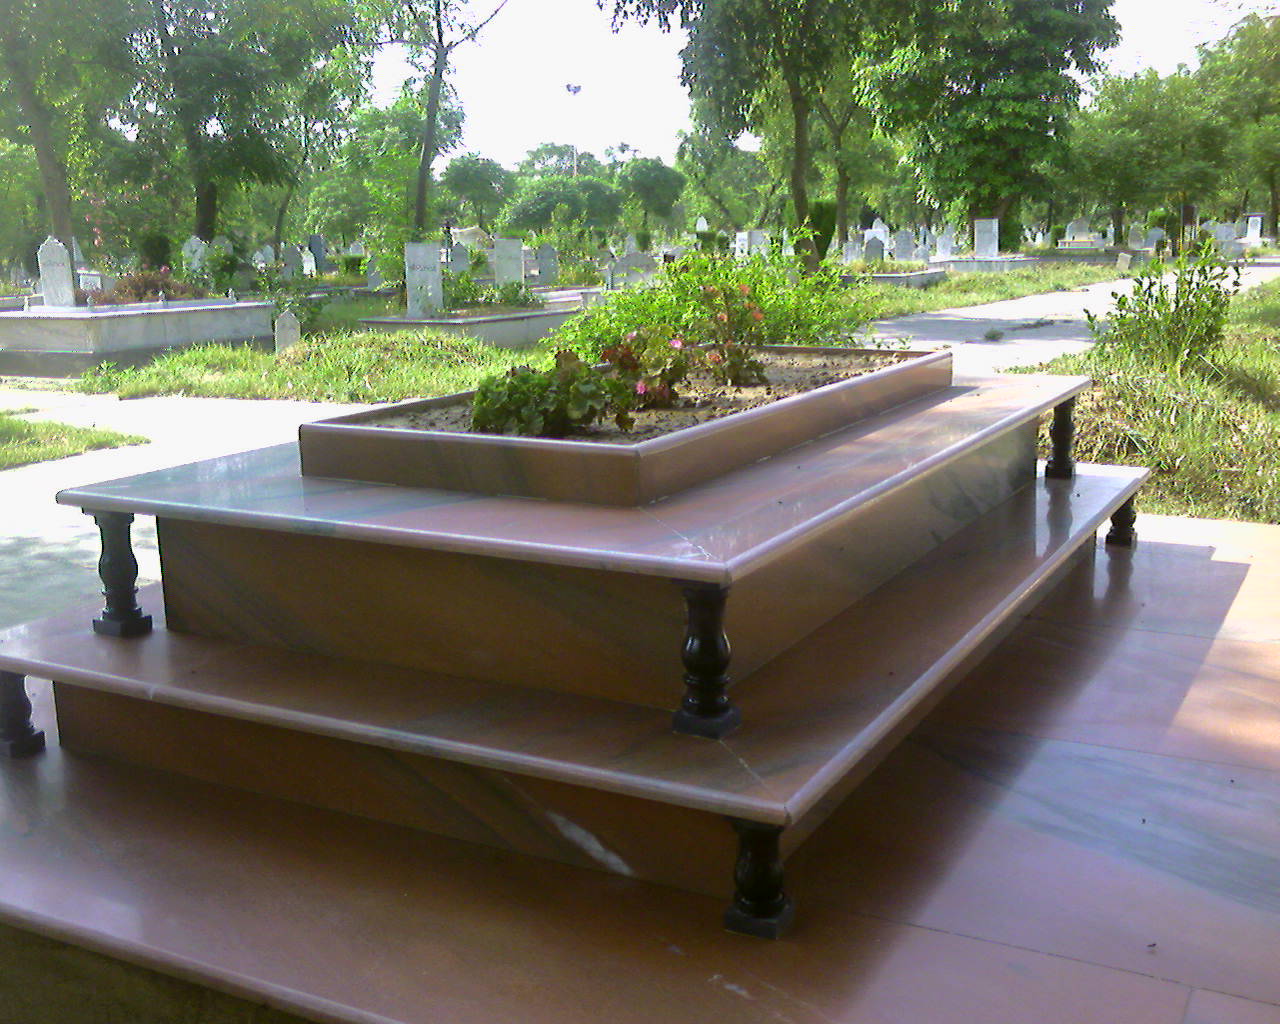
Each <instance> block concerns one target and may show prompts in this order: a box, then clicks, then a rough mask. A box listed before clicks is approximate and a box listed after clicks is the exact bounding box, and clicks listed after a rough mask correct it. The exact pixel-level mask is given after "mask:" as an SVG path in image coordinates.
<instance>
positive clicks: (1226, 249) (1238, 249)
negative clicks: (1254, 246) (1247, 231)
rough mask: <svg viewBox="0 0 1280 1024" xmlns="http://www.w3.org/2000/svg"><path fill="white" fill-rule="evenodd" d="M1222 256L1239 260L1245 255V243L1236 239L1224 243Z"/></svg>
mask: <svg viewBox="0 0 1280 1024" xmlns="http://www.w3.org/2000/svg"><path fill="white" fill-rule="evenodd" d="M1222 255H1223V256H1225V257H1226V258H1227V259H1229V260H1234V259H1239V258H1240V257H1241V256H1243V255H1244V243H1243V242H1241V241H1240V240H1239V239H1236V238H1233V239H1231V241H1229V242H1223V243H1222Z"/></svg>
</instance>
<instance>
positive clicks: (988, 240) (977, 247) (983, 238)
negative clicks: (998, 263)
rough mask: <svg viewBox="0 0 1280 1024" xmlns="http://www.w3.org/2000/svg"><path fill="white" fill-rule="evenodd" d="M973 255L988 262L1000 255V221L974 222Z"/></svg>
mask: <svg viewBox="0 0 1280 1024" xmlns="http://www.w3.org/2000/svg"><path fill="white" fill-rule="evenodd" d="M973 254H974V256H976V257H977V258H978V259H988V260H989V259H994V258H995V257H997V256H999V255H1000V221H999V220H996V219H995V218H987V219H983V220H975V221H974V222H973Z"/></svg>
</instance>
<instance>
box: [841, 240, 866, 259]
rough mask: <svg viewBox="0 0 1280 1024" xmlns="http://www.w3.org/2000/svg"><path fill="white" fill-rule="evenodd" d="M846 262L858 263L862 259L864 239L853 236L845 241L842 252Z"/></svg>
mask: <svg viewBox="0 0 1280 1024" xmlns="http://www.w3.org/2000/svg"><path fill="white" fill-rule="evenodd" d="M841 256H842V257H843V258H844V261H845V262H846V263H857V262H858V260H860V259H862V239H861V238H851V239H849V241H847V242H845V243H844V249H843V252H842V253H841Z"/></svg>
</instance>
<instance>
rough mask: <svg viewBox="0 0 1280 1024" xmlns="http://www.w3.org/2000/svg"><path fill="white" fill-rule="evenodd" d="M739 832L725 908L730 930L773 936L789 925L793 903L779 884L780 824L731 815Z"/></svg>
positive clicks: (780, 878) (770, 937)
mask: <svg viewBox="0 0 1280 1024" xmlns="http://www.w3.org/2000/svg"><path fill="white" fill-rule="evenodd" d="M729 821H730V823H731V824H732V825H733V830H734V831H735V832H737V833H738V862H737V864H735V865H734V869H733V903H731V904H730V905H729V909H728V910H726V911H725V912H724V926H725V927H726V928H728V929H729V931H731V932H741V933H742V934H743V935H754V936H756V937H757V938H761V939H776V938H778V937H780V936H781V935H782V933H783V932H785V931H786V930H787V929H788V928H790V927H791V922H792V920H793V919H794V918H795V907H793V906H792V905H791V900H790V899H789V898H788V897H787V893H786V890H785V889H783V887H782V855H781V853H780V852H779V850H778V840H779V839H780V838H781V836H782V826H781V825H761V824H760V823H759V822H755V821H742V820H740V819H738V818H730V819H729Z"/></svg>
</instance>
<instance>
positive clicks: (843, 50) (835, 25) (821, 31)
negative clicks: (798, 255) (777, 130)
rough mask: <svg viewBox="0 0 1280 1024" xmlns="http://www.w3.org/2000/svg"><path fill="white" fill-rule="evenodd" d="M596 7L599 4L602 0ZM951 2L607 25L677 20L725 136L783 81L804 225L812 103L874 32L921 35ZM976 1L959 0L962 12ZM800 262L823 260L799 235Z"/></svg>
mask: <svg viewBox="0 0 1280 1024" xmlns="http://www.w3.org/2000/svg"><path fill="white" fill-rule="evenodd" d="M600 2H601V3H602V4H603V2H604V0H600ZM956 2H957V0H945V2H944V0H613V10H614V21H615V23H616V22H619V21H621V20H623V19H626V18H635V19H637V20H640V21H650V20H653V21H657V22H659V23H660V24H662V25H663V26H664V27H666V26H669V25H670V23H671V21H672V20H673V19H676V18H678V19H679V21H680V23H681V25H683V27H684V28H686V29H687V30H688V32H689V43H688V45H687V46H686V47H685V48H684V50H682V51H681V58H682V61H683V71H682V76H681V79H682V81H683V82H684V84H685V85H686V86H688V88H689V90H690V92H691V93H692V95H693V97H694V100H695V102H696V103H701V104H702V105H703V109H704V110H705V112H706V115H707V120H708V121H709V123H711V124H713V125H714V126H715V127H716V128H717V129H718V130H719V131H721V132H722V133H723V134H724V135H725V136H726V138H730V139H734V138H737V137H738V136H739V135H741V133H742V132H743V131H745V130H747V129H749V128H751V127H752V121H753V114H754V113H756V112H757V110H758V108H757V106H756V97H757V96H758V94H759V93H760V92H761V90H762V89H764V88H765V87H766V86H767V84H768V82H769V80H770V77H771V76H773V75H776V76H777V78H778V80H779V81H780V82H781V83H782V86H783V90H784V95H785V97H786V106H787V110H788V112H789V115H790V118H791V138H792V144H791V151H790V168H789V174H788V183H789V185H790V189H791V204H792V208H793V210H794V214H795V220H796V223H797V224H799V225H801V227H804V228H807V227H808V226H809V176H810V172H811V164H812V149H811V145H810V129H811V124H812V115H813V100H814V96H815V95H816V94H817V92H818V90H819V88H820V86H821V83H822V82H823V81H824V79H825V78H826V76H827V75H828V74H829V73H830V72H831V70H832V68H833V67H834V66H835V65H836V64H837V63H839V62H843V61H845V60H847V59H848V54H849V53H850V52H851V51H852V50H853V49H855V48H856V46H857V45H859V44H860V42H861V40H862V38H863V36H864V35H866V34H868V33H871V32H873V31H874V32H876V33H878V34H879V35H881V36H882V37H885V38H897V37H898V36H899V34H903V33H906V34H911V33H914V32H917V31H920V30H922V29H923V28H924V26H925V25H926V24H927V22H928V20H929V19H930V17H931V13H932V11H933V9H934V8H935V7H938V6H945V7H948V8H950V7H951V6H953V5H954V4H955V3H956ZM970 2H977V0H958V3H959V5H960V6H961V7H966V6H968V5H969V3H970ZM797 248H798V249H799V250H800V251H801V252H803V253H804V256H805V261H806V264H807V265H808V266H809V267H811V268H816V267H817V265H818V262H819V260H820V258H821V254H820V253H818V252H817V251H816V250H815V248H814V247H813V245H812V244H811V243H810V242H809V241H808V239H807V238H806V237H805V236H804V235H803V234H802V235H801V238H800V239H799V241H798V245H797Z"/></svg>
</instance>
